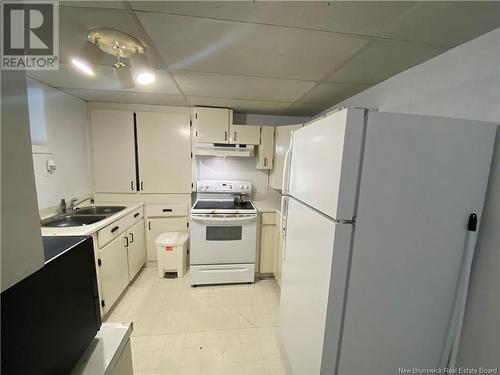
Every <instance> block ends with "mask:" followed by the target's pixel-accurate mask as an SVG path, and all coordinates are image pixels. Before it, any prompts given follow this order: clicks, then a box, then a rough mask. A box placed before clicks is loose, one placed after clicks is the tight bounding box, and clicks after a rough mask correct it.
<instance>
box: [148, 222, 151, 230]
mask: <svg viewBox="0 0 500 375" xmlns="http://www.w3.org/2000/svg"><path fill="white" fill-rule="evenodd" d="M148 229H149V230H151V222H150V221H148Z"/></svg>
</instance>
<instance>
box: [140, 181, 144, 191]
mask: <svg viewBox="0 0 500 375" xmlns="http://www.w3.org/2000/svg"><path fill="white" fill-rule="evenodd" d="M141 190H144V181H141Z"/></svg>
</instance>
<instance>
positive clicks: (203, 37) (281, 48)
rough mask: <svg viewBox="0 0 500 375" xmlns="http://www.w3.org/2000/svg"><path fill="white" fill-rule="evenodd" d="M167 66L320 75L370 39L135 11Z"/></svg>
mask: <svg viewBox="0 0 500 375" xmlns="http://www.w3.org/2000/svg"><path fill="white" fill-rule="evenodd" d="M137 14H138V17H139V19H140V20H141V23H142V24H143V25H144V28H145V30H146V31H147V33H148V34H149V36H150V37H151V39H152V41H153V43H154V44H155V46H156V47H157V49H158V51H159V53H160V55H161V56H162V58H163V60H164V61H165V62H166V63H167V66H168V68H169V69H173V70H190V71H200V72H215V73H229V74H242V75H255V76H263V77H276V78H288V79H302V80H321V79H323V78H324V77H325V76H326V75H328V74H329V73H330V72H332V71H333V70H334V69H335V68H336V67H339V66H340V65H341V64H343V63H344V62H345V61H347V60H348V59H349V58H350V57H351V56H352V55H353V54H354V53H355V52H356V51H358V50H359V49H360V48H361V47H363V46H364V45H366V44H367V42H368V41H369V39H367V38H361V37H354V36H348V35H343V34H334V33H328V32H322V31H313V30H303V29H293V28H283V27H276V26H267V25H257V24H251V23H240V22H231V21H220V20H212V19H205V18H196V17H186V16H173V15H168V14H159V13H143V12H138V13H137Z"/></svg>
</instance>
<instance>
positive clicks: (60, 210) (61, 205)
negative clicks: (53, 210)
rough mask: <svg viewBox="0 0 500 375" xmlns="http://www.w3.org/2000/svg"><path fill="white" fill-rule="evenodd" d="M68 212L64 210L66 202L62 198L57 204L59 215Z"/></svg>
mask: <svg viewBox="0 0 500 375" xmlns="http://www.w3.org/2000/svg"><path fill="white" fill-rule="evenodd" d="M67 211H68V210H67V209H66V200H65V199H64V198H63V199H61V202H60V203H59V213H60V214H65V213H66V212H67Z"/></svg>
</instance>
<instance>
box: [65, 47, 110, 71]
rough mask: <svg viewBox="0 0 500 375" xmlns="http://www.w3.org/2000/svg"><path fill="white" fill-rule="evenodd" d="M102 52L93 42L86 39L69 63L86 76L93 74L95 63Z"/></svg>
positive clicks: (99, 59)
mask: <svg viewBox="0 0 500 375" xmlns="http://www.w3.org/2000/svg"><path fill="white" fill-rule="evenodd" d="M103 56H104V54H103V53H102V51H101V50H100V49H99V48H97V47H96V45H95V44H93V43H89V42H88V41H86V42H85V43H84V44H83V46H82V48H81V49H80V53H79V54H78V56H74V57H72V58H71V63H72V64H73V67H75V68H76V69H77V70H78V71H79V72H81V73H84V74H86V75H88V76H92V77H93V76H95V71H96V65H97V64H99V62H100V61H101V60H102V58H103Z"/></svg>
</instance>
